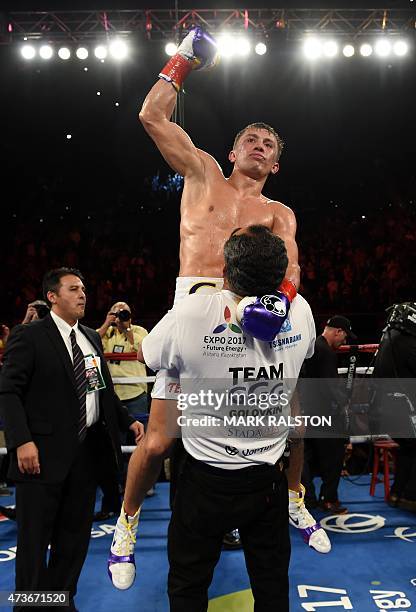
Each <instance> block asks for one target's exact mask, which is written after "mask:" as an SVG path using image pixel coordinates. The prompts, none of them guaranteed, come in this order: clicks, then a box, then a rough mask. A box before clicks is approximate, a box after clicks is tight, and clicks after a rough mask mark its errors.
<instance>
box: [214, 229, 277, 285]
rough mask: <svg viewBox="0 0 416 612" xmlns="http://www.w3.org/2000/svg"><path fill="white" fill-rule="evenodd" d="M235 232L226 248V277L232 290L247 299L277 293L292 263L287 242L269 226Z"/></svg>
mask: <svg viewBox="0 0 416 612" xmlns="http://www.w3.org/2000/svg"><path fill="white" fill-rule="evenodd" d="M237 231H238V229H236V230H234V231H233V233H232V234H231V236H230V238H229V239H228V240H227V242H226V243H225V245H224V260H225V275H226V277H227V280H228V284H229V285H230V289H231V290H232V291H234V292H235V293H237V295H240V296H241V297H245V296H248V295H250V296H251V295H258V296H261V295H267V294H270V293H271V294H273V293H275V292H276V290H277V289H278V287H279V285H280V283H281V282H282V280H283V278H284V276H285V273H286V268H287V264H288V258H287V252H286V247H285V243H284V242H283V240H282V239H281V238H279V236H276V235H275V234H273V232H271V231H270V230H269V228H267V227H266V226H265V225H250V226H249V227H247V228H246V230H245V233H244V234H239V235H236V234H235V232H237Z"/></svg>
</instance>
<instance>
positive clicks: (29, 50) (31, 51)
mask: <svg viewBox="0 0 416 612" xmlns="http://www.w3.org/2000/svg"><path fill="white" fill-rule="evenodd" d="M20 53H21V54H22V57H23V58H24V59H26V60H31V59H33V58H34V57H35V55H36V51H35V48H34V47H32V45H24V46H23V47H22V48H21V50H20Z"/></svg>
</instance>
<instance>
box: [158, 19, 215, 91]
mask: <svg viewBox="0 0 416 612" xmlns="http://www.w3.org/2000/svg"><path fill="white" fill-rule="evenodd" d="M217 58H218V54H217V45H216V42H215V40H214V39H213V38H212V37H211V36H210V35H209V34H208V33H207V32H204V30H203V29H202V28H200V27H199V26H196V27H195V28H192V29H191V30H190V32H189V33H188V34H187V35H186V36H185V38H184V39H183V41H182V42H181V44H180V45H179V47H178V50H177V52H176V53H175V55H174V56H173V57H172V58H171V59H170V60H169V61H168V63H167V64H166V66H165V67H164V68H163V70H162V71H161V72H160V73H159V77H160V78H161V79H164V80H165V81H167V82H168V83H172V85H173V86H174V88H175V89H176V91H179V90H180V88H181V86H182V83H183V82H184V80H185V78H186V77H187V76H188V74H189V73H190V72H191V70H201V69H202V68H209V67H211V66H214V65H215V64H216V62H217Z"/></svg>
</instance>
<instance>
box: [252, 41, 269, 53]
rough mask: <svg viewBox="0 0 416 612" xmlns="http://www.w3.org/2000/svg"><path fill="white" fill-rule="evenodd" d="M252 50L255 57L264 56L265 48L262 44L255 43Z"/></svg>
mask: <svg viewBox="0 0 416 612" xmlns="http://www.w3.org/2000/svg"><path fill="white" fill-rule="evenodd" d="M254 50H255V52H256V53H257V55H264V54H265V53H266V52H267V46H266V45H265V44H264V43H262V42H260V43H257V45H256V46H255V48H254Z"/></svg>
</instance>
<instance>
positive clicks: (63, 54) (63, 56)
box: [58, 47, 71, 60]
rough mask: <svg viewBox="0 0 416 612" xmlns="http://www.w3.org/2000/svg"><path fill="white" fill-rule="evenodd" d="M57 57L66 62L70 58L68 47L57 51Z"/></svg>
mask: <svg viewBox="0 0 416 612" xmlns="http://www.w3.org/2000/svg"><path fill="white" fill-rule="evenodd" d="M58 57H60V58H61V59H62V60H67V59H69V58H70V57H71V51H70V50H69V49H68V47H61V48H60V49H59V50H58Z"/></svg>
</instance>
